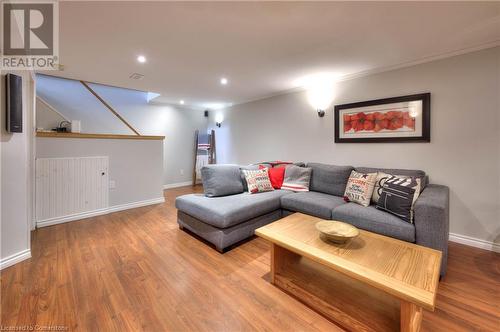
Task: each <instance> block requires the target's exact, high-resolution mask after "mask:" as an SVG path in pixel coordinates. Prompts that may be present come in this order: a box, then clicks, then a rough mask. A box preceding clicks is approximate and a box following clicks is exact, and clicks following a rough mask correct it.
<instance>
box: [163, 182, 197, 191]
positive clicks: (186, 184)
mask: <svg viewBox="0 0 500 332" xmlns="http://www.w3.org/2000/svg"><path fill="white" fill-rule="evenodd" d="M192 184H193V181H185V182H178V183H169V184H164V185H163V189H172V188H179V187H185V186H190V185H192Z"/></svg>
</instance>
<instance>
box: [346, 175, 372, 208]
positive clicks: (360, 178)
mask: <svg viewBox="0 0 500 332" xmlns="http://www.w3.org/2000/svg"><path fill="white" fill-rule="evenodd" d="M376 179H377V173H367V174H364V173H358V172H356V171H352V172H351V176H350V177H349V180H347V186H346V188H345V192H344V198H345V199H346V200H348V201H349V202H354V203H358V204H361V205H363V206H368V205H370V200H371V198H372V194H373V188H374V187H375V180H376Z"/></svg>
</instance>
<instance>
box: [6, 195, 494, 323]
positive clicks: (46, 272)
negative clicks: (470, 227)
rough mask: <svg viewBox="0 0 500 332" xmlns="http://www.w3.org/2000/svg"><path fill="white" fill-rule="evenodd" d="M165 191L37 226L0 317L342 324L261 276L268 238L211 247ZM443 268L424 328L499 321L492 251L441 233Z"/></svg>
mask: <svg viewBox="0 0 500 332" xmlns="http://www.w3.org/2000/svg"><path fill="white" fill-rule="evenodd" d="M193 190H194V191H199V190H200V188H195V189H193V188H191V187H185V188H178V189H171V190H167V191H165V197H166V203H164V204H160V205H156V206H149V207H143V208H138V209H133V210H127V211H122V212H117V213H113V214H109V215H106V216H99V217H94V218H89V219H85V220H81V221H77V222H70V223H66V224H60V225H55V226H51V227H45V228H41V229H38V230H36V231H34V232H33V234H32V235H33V236H32V255H33V258H31V259H29V260H27V261H24V262H22V263H19V264H17V265H15V266H12V267H10V268H7V269H4V270H3V271H2V272H1V278H0V282H1V321H0V328H3V329H5V327H8V326H35V325H38V326H42V327H43V326H60V327H62V330H66V331H68V330H69V331H341V329H340V328H339V327H337V326H336V325H334V324H333V323H331V322H330V321H328V320H326V319H325V318H324V317H322V316H321V315H319V314H317V313H315V312H314V311H312V310H311V309H309V308H307V307H306V306H304V305H303V304H302V303H300V302H298V301H296V300H295V299H293V298H292V297H290V296H288V295H287V294H285V293H283V292H282V291H280V290H279V289H277V288H275V287H274V286H272V285H271V284H270V283H269V278H270V274H269V259H270V256H269V249H270V244H269V243H268V242H266V241H265V240H263V239H260V238H254V239H252V240H250V241H247V242H245V243H243V244H242V245H240V246H238V247H236V248H234V249H233V250H231V251H229V252H227V253H225V254H223V255H222V254H220V253H218V252H217V251H216V250H214V249H213V248H212V247H210V246H209V245H207V244H206V243H204V242H201V241H200V240H198V239H196V238H195V237H194V236H192V235H190V234H188V233H186V232H184V231H180V230H179V229H178V226H177V223H176V209H175V207H174V200H175V197H176V196H178V195H181V194H185V193H189V192H193ZM449 249H450V254H449V267H448V274H447V276H446V277H445V278H444V279H443V280H442V281H441V283H440V284H439V290H438V298H437V308H436V311H435V312H433V313H431V312H427V311H426V312H424V317H423V323H422V330H423V331H498V330H499V329H500V254H497V253H493V252H488V251H484V250H480V249H475V248H472V247H467V246H463V245H459V244H455V243H450V247H449Z"/></svg>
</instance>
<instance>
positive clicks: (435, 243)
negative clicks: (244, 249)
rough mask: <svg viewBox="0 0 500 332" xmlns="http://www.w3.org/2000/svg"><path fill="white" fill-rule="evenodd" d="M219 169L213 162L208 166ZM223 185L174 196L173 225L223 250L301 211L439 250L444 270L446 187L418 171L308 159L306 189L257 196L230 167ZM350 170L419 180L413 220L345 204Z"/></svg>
mask: <svg viewBox="0 0 500 332" xmlns="http://www.w3.org/2000/svg"><path fill="white" fill-rule="evenodd" d="M211 167H218V166H211ZM225 167H226V170H225V171H224V172H218V173H219V176H220V174H226V176H223V178H224V180H220V181H221V185H222V186H227V187H231V188H232V191H233V192H235V191H236V192H239V193H237V194H232V195H227V196H220V197H207V196H206V195H205V194H190V195H184V196H180V197H178V198H177V199H176V202H175V204H176V207H177V209H178V218H177V220H178V223H179V227H180V228H181V229H184V228H185V229H187V230H189V231H191V232H193V233H195V234H196V235H198V236H200V237H202V238H203V239H205V240H207V241H209V242H211V243H212V244H214V245H215V247H216V248H217V250H219V251H221V252H223V251H224V250H225V249H226V248H228V247H230V246H231V245H233V244H235V243H238V242H240V241H242V240H244V239H246V238H249V237H251V236H253V234H254V230H255V229H257V228H259V227H261V226H263V225H266V224H268V223H271V222H273V221H276V220H278V219H280V218H282V217H284V216H287V215H289V214H291V213H294V212H302V213H306V214H310V215H313V216H317V217H320V218H323V219H334V220H339V221H344V222H347V223H350V224H352V225H354V226H356V227H358V228H360V229H364V230H368V231H371V232H375V233H379V234H382V235H386V236H390V237H393V238H397V239H400V240H403V241H407V242H413V243H416V244H419V245H423V246H426V247H430V248H434V249H437V250H440V251H442V253H443V260H442V266H441V275H442V276H443V275H444V274H445V272H446V262H447V252H448V232H449V229H448V227H449V189H448V187H446V186H442V185H437V184H429V183H428V177H427V175H426V174H425V172H423V171H419V170H403V169H377V168H366V167H351V166H335V165H326V164H319V163H309V164H307V167H310V168H312V175H311V182H310V191H309V192H292V191H285V190H275V191H271V192H264V193H258V194H249V193H248V192H243V190H244V183H243V182H244V179H242V178H241V176H238V181H240V182H241V191H240V189H239V183H238V182H237V181H236V174H238V175H239V172H235V169H234V167H236V168H238V170H239V167H238V166H236V165H234V166H227V165H226V166H225ZM352 170H356V171H359V172H366V173H369V172H377V171H382V172H385V173H389V174H394V175H406V176H416V177H419V178H421V183H422V188H423V190H422V191H421V194H420V196H419V198H418V199H417V201H416V203H415V207H414V223H413V224H410V223H408V222H405V221H403V220H401V219H399V218H397V217H396V216H394V215H392V214H389V213H386V212H384V211H381V210H378V209H376V208H375V206H374V205H370V206H368V207H363V206H361V205H358V204H355V203H346V202H345V201H344V199H343V194H344V190H345V187H346V185H347V180H348V178H349V175H350V173H351V171H352Z"/></svg>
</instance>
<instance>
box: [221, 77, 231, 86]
mask: <svg viewBox="0 0 500 332" xmlns="http://www.w3.org/2000/svg"><path fill="white" fill-rule="evenodd" d="M228 82H229V81H228V80H227V78H225V77H223V78H221V79H220V84H222V85H227V83H228Z"/></svg>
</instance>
